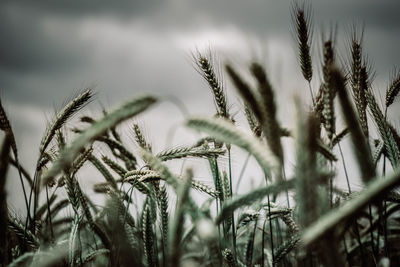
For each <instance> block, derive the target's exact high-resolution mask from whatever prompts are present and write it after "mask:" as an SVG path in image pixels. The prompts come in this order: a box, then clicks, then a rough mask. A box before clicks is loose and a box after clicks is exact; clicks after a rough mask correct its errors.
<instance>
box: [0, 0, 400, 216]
mask: <svg viewBox="0 0 400 267" xmlns="http://www.w3.org/2000/svg"><path fill="white" fill-rule="evenodd" d="M308 3H309V4H311V6H312V10H313V26H314V30H315V31H314V36H313V37H314V41H313V53H314V58H313V61H314V62H313V63H314V67H315V70H316V74H315V76H314V77H315V78H314V80H317V78H318V76H319V74H318V70H319V69H320V67H319V66H320V56H319V55H320V49H319V47H320V44H321V40H322V37H321V32H323V33H325V34H326V35H329V33H330V32H331V30H332V29H335V28H336V27H337V32H338V34H337V36H336V44H337V47H338V51H339V52H338V53H339V54H340V55H341V56H340V57H339V59H340V61H341V62H342V63H346V60H347V57H346V56H347V55H348V45H349V40H350V38H351V33H352V29H353V26H357V28H358V30H362V29H363V28H364V32H365V33H364V51H365V53H366V54H368V59H369V61H370V63H371V64H372V66H373V68H374V70H375V71H376V75H375V80H374V84H373V85H374V90H375V91H376V92H378V93H377V95H381V96H382V98H383V96H384V92H385V90H386V88H387V85H388V81H389V78H390V74H391V72H392V70H393V67H394V66H396V65H399V64H400V53H399V50H398V49H399V44H400V19H399V16H398V14H399V10H400V1H398V0H381V1H376V0H353V1H347V0H336V1H330V0H318V1H317V0H315V1H308ZM292 4H293V2H292V1H276V0H248V1H241V0H201V1H199V0H190V1H188V0H147V1H137V0H136V1H132V0H129V1H127V0H123V1H104V0H100V1H89V0H82V1H77V2H71V1H66V0H60V1H50V0H48V1H28V0H26V1H23V0H21V1H11V0H3V1H1V2H0V90H1V91H0V94H1V99H2V102H3V105H4V106H5V109H6V111H7V112H8V115H9V118H10V120H11V123H12V126H13V129H14V132H15V135H16V139H17V143H18V147H19V150H20V154H21V156H20V157H21V161H22V163H23V164H24V165H25V166H26V167H27V168H28V169H29V170H30V171H31V173H32V172H33V168H34V165H35V163H36V157H37V155H38V144H39V143H40V138H41V136H42V135H43V133H44V131H45V126H46V123H47V122H48V121H50V120H51V118H52V116H53V115H54V113H55V110H59V109H60V108H61V107H62V105H63V104H64V103H66V102H67V101H68V100H69V99H71V97H72V96H74V95H76V94H77V93H78V92H79V91H80V90H81V89H83V88H86V87H93V88H94V89H95V91H96V92H97V94H96V99H95V101H94V102H93V103H92V104H91V105H90V106H89V107H88V109H86V110H87V111H86V113H89V114H97V113H98V112H99V111H100V110H101V105H102V106H104V107H106V108H112V107H115V106H116V105H117V104H118V103H120V102H123V101H125V100H126V99H128V98H132V97H134V96H135V95H138V94H140V93H148V94H154V95H157V96H160V97H162V98H163V99H171V96H174V97H176V98H178V99H179V101H181V102H183V103H184V104H185V106H186V107H188V109H189V111H190V114H207V115H212V114H213V100H212V95H211V93H210V90H209V89H208V87H207V85H206V83H205V82H204V80H203V79H202V78H201V76H200V75H199V74H198V73H197V72H196V70H195V68H194V65H195V64H194V63H193V59H192V53H193V52H196V51H200V52H206V53H207V52H208V51H210V50H211V51H212V54H214V55H215V56H216V57H217V58H218V60H217V61H218V62H219V63H221V65H223V63H225V62H228V61H229V62H231V63H233V64H234V65H235V66H238V67H239V69H241V71H242V72H243V73H244V72H245V71H246V69H245V68H244V67H245V65H246V64H248V63H249V62H250V61H251V60H254V59H257V60H259V61H261V62H262V63H263V64H264V65H265V66H266V68H267V70H268V74H269V77H270V79H271V81H272V83H273V85H274V87H275V89H276V94H277V102H278V104H279V106H280V109H279V117H280V119H281V121H282V122H283V124H284V126H287V127H290V128H293V127H294V123H293V120H294V114H293V113H294V112H293V110H292V108H291V106H292V96H293V94H297V95H300V96H302V97H303V98H304V99H308V100H309V92H308V88H307V84H306V83H305V82H304V81H303V80H302V77H301V72H300V68H299V66H298V60H297V56H296V55H297V49H296V48H297V47H296V42H295V38H294V34H293V29H291V28H292V27H291V9H292ZM317 86H318V83H317V82H315V83H313V87H314V90H316V89H317ZM226 87H227V90H228V91H229V93H228V97H229V99H228V101H229V104H230V111H231V113H232V114H237V113H239V112H241V111H242V106H241V104H240V102H238V101H237V97H236V95H235V94H234V93H232V92H234V90H233V88H232V87H231V86H230V84H229V82H227V83H226ZM99 104H100V105H99ZM396 109H397V110H399V109H398V105H397V106H396V108H395V110H396ZM237 116H238V117H240V116H241V115H237ZM390 116H392V118H393V124H394V125H395V126H400V122H399V119H398V116H397V117H396V116H395V114H394V115H393V114H392V115H390ZM139 121H142V120H139ZM182 121H183V115H182V113H181V112H180V111H179V109H178V108H177V107H176V105H175V104H172V102H171V101H165V102H163V103H162V104H160V105H159V106H158V107H156V108H155V109H153V110H152V111H151V112H150V113H148V114H147V115H145V117H143V122H141V125H142V126H143V127H144V130H145V134H146V136H147V137H148V138H149V139H150V140H151V141H152V143H153V146H154V147H155V150H156V151H159V150H161V149H163V148H165V146H166V144H167V145H168V143H169V145H174V144H178V143H185V142H187V141H185V140H187V139H185V138H186V136H188V133H187V132H188V131H187V130H186V129H184V127H182V126H181V125H182ZM241 126H242V127H246V125H245V123H244V122H243V123H241ZM171 129H174V130H171ZM123 132H124V133H125V134H127V135H128V136H129V135H130V136H131V137H132V136H133V135H132V133H130V132H129V130H128V129H124V130H123ZM172 133H174V134H172ZM168 136H169V137H168ZM132 139H133V137H132ZM242 158H243V156H241V157H239V159H237V160H236V161H234V162H233V164H234V168H236V169H237V170H240V168H241V166H242V164H243V161H242V160H241V159H242ZM193 164H195V163H193ZM351 171H352V170H351ZM14 181H18V179H17V177H15V179H14ZM14 181H10V179H9V181H8V184H7V188H8V192H9V199H10V204H11V205H14V207H15V209H16V210H17V211H18V209H19V206H20V205H21V204H22V203H23V202H22V195H21V194H20V193H17V192H20V188H19V182H14ZM354 183H355V186H357V185H358V183H357V182H354Z"/></svg>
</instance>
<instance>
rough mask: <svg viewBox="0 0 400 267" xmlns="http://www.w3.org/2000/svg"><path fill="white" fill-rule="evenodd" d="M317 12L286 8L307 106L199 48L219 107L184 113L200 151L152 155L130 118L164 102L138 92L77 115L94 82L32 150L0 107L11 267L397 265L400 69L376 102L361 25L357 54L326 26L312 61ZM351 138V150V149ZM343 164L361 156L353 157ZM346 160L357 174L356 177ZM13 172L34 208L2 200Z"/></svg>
mask: <svg viewBox="0 0 400 267" xmlns="http://www.w3.org/2000/svg"><path fill="white" fill-rule="evenodd" d="M311 12H312V10H311V8H310V7H308V6H307V5H294V6H293V10H292V20H293V21H292V23H293V28H294V29H295V39H296V42H297V43H296V46H297V53H298V62H297V64H298V72H299V73H301V74H302V76H303V78H304V83H303V84H302V85H301V86H299V87H300V88H302V89H303V92H301V94H307V95H308V97H309V98H310V101H309V103H310V104H307V103H304V102H302V100H300V98H299V97H297V98H295V99H294V100H293V101H292V100H288V101H287V103H278V101H277V100H276V99H277V98H276V95H277V94H278V93H279V91H278V90H279V89H278V88H274V87H273V85H272V83H271V82H270V77H269V75H268V71H267V69H266V67H265V66H264V64H263V63H261V62H260V61H256V60H253V61H252V62H250V63H249V64H248V65H246V66H240V67H239V66H237V65H235V64H232V63H230V62H232V61H229V60H227V61H225V62H223V64H222V65H220V64H216V63H215V60H214V56H215V55H214V54H213V53H212V52H206V51H202V52H197V53H193V61H194V65H195V68H196V70H195V71H197V72H199V74H200V75H201V76H202V77H203V78H204V80H205V84H206V85H207V86H208V87H209V88H205V89H204V90H208V91H209V93H210V95H211V96H212V97H213V99H210V101H213V102H214V106H215V110H213V113H214V116H209V117H207V116H190V117H188V118H187V119H186V121H185V125H184V126H185V127H186V129H187V130H188V131H192V132H195V133H196V134H197V135H198V136H200V137H199V138H198V140H197V141H196V142H194V143H192V144H190V145H187V144H182V145H181V146H174V147H166V148H165V149H164V150H160V151H155V149H153V147H152V145H151V142H150V141H149V140H148V137H147V136H146V134H144V132H143V128H142V127H141V124H140V122H138V121H137V120H136V117H137V116H138V115H139V114H142V113H145V112H147V111H148V110H150V109H153V108H158V107H157V104H158V103H160V102H162V101H164V99H160V98H156V97H154V96H151V95H142V96H136V97H133V98H131V99H130V100H129V101H127V102H125V103H123V104H121V105H120V106H119V107H117V108H115V109H110V110H107V111H104V114H103V115H102V116H99V117H93V116H88V115H85V113H84V111H83V109H84V108H85V106H86V105H87V104H88V103H90V102H91V101H92V99H93V95H94V92H93V90H92V89H90V88H89V89H85V90H82V91H81V92H80V93H79V94H78V95H77V96H76V97H75V98H73V99H72V100H71V101H70V102H68V103H67V104H66V105H65V106H64V107H63V108H62V109H60V110H59V111H58V113H57V114H56V115H55V116H54V118H53V119H52V120H51V121H50V123H49V124H48V126H47V128H46V129H45V131H44V135H43V137H42V140H41V142H40V145H39V147H38V148H26V147H24V148H18V147H17V142H16V138H15V136H14V132H13V129H12V127H11V123H10V121H9V119H8V116H7V113H6V110H5V109H4V107H3V105H2V104H1V102H0V129H1V130H2V132H3V134H2V136H1V137H2V144H1V149H0V157H1V161H0V181H1V183H0V228H1V229H0V242H1V248H0V263H1V265H2V266H231V267H232V266H398V265H400V213H399V209H400V195H399V193H398V192H397V191H396V188H397V186H399V185H400V169H399V163H400V136H399V130H398V129H396V128H395V127H394V126H393V125H394V122H393V121H390V120H389V119H388V117H389V116H388V114H390V113H391V112H392V109H391V108H392V107H393V106H394V105H395V102H396V101H397V96H398V94H399V91H400V72H394V73H393V75H392V80H390V81H388V86H387V88H386V89H385V96H384V100H383V101H381V100H380V99H379V98H378V97H377V96H376V95H377V94H376V91H377V90H378V89H377V88H374V86H373V82H372V81H373V77H374V70H373V67H372V65H371V64H370V61H369V60H368V56H373V55H368V56H367V55H366V54H365V53H364V51H363V42H362V41H363V32H362V29H358V28H357V27H354V29H353V32H352V36H351V38H350V40H349V41H348V46H347V51H342V50H339V49H338V48H337V47H336V43H337V42H336V40H335V32H334V30H331V32H330V33H329V34H325V35H324V38H323V41H322V42H320V44H318V47H317V49H318V50H319V51H320V54H321V57H320V58H318V57H315V56H314V53H312V47H316V46H317V45H315V44H314V43H315V40H314V39H313V30H314V29H313V27H312V21H311V19H312V14H311ZM347 55H349V56H347ZM343 59H346V60H343ZM316 66H318V68H319V69H321V75H319V74H318V68H316ZM239 70H240V71H239ZM221 73H223V74H224V75H221ZM288 75H290V74H288ZM223 76H226V79H227V80H228V81H229V83H226V82H225V81H224V78H223ZM228 85H229V86H228ZM315 85H318V86H315ZM227 90H232V91H234V92H235V93H236V95H237V96H238V101H239V103H237V104H238V105H240V106H241V107H243V108H242V110H241V111H242V115H243V116H244V117H245V118H246V120H247V125H246V129H244V127H238V125H237V122H236V119H235V117H236V116H237V114H232V112H231V110H230V108H229V107H230V106H231V105H232V102H233V101H232V100H231V99H228V98H227ZM381 91H382V90H381ZM381 102H383V106H381V105H380V104H379V103H381ZM284 104H285V105H287V104H290V105H293V106H294V108H295V110H296V115H297V119H296V121H295V123H294V124H293V125H282V123H281V122H280V121H279V119H278V116H277V112H278V110H279V109H281V108H285V107H284ZM74 117H75V118H79V123H78V124H77V125H74V124H73V123H71V121H72V118H74ZM391 117H393V116H391ZM132 119H134V120H132ZM122 123H125V124H128V125H129V132H130V133H131V134H132V135H133V136H134V141H135V145H134V146H132V145H131V144H128V143H127V142H126V137H125V136H123V133H126V131H121V128H120V125H121V124H122ZM162 134H163V133H153V134H152V133H150V135H153V136H155V138H163V137H161V136H159V135H162ZM177 138H178V137H177ZM285 140H291V143H290V144H293V147H290V148H288V146H287V142H286V141H285ZM344 141H347V142H344ZM344 146H350V148H349V149H347V150H345V151H350V153H351V155H347V154H346V153H343V151H344V149H343V150H342V147H343V148H344ZM20 149H32V150H33V149H34V150H35V151H37V153H38V157H37V161H36V164H35V166H36V167H35V169H34V170H33V171H32V172H31V171H30V170H27V169H26V168H25V167H24V162H21V161H20V160H19V157H18V155H19V153H20ZM233 149H237V150H240V151H242V152H243V153H245V154H246V155H248V156H247V160H246V161H244V162H241V164H242V169H243V170H244V169H245V168H246V166H247V164H248V162H249V161H248V160H250V159H251V160H254V161H255V162H256V163H257V165H258V167H259V170H260V171H259V174H258V176H257V183H258V184H259V186H256V187H255V188H254V187H253V188H251V189H249V190H248V191H247V192H245V193H243V192H242V191H241V192H240V193H239V192H238V186H239V184H240V183H242V184H244V183H249V182H250V178H251V177H249V176H248V174H247V173H246V172H244V171H243V172H241V173H240V175H237V174H236V173H235V174H233V169H232V161H234V160H235V159H234V153H232V150H233ZM287 153H293V155H291V157H292V158H293V159H294V162H292V161H288V160H287V159H288V156H287ZM349 157H353V158H354V159H355V164H354V165H353V164H350V165H349V164H347V165H346V164H345V163H346V161H347V160H348V158H349ZM188 158H191V159H192V160H195V161H202V162H205V166H206V167H207V173H209V174H210V177H208V178H209V179H208V180H209V181H210V183H208V182H205V181H204V180H203V179H196V177H197V176H196V172H195V171H194V170H193V169H192V168H190V167H182V171H181V172H180V173H178V172H176V168H171V165H170V164H169V163H170V162H181V163H182V162H184V161H185V160H186V159H188ZM181 166H184V165H183V164H182V165H181ZM338 168H341V170H340V172H341V173H344V174H345V176H344V178H345V183H344V184H343V186H338V183H337V181H336V180H337V179H338V173H339V170H338ZM347 168H356V169H357V171H358V174H359V176H357V177H353V176H350V175H348V173H349V172H348V170H347ZM10 169H15V170H17V173H18V175H17V176H18V177H17V179H19V183H20V185H21V187H20V188H21V190H20V192H18V194H20V197H21V198H23V199H24V203H25V210H26V216H22V215H20V214H15V213H14V212H12V211H11V209H10V208H9V205H8V203H7V192H6V190H5V183H6V180H7V179H12V178H13V177H11V176H9V175H7V173H8V171H9V170H10ZM88 170H89V171H88ZM352 173H353V172H352ZM85 175H93V176H96V178H98V179H97V181H98V182H97V183H96V184H94V185H93V188H92V191H94V192H95V194H96V196H94V195H93V194H89V193H88V192H89V190H87V188H85V187H83V186H82V179H85V177H84V176H85ZM78 177H79V179H78ZM237 177H239V178H238V179H237V180H236V178H237ZM233 179H235V181H233ZM354 180H360V181H361V182H362V184H363V187H362V189H361V190H359V189H356V188H352V182H351V181H354ZM234 185H237V187H236V186H234ZM60 192H64V194H62V193H60ZM199 195H201V198H200V199H201V201H199V197H198V196H199ZM63 196H65V197H63ZM98 196H101V199H103V201H102V202H100V203H97V202H96V201H95V200H94V199H95V198H96V199H98ZM66 210H67V212H65V211H66Z"/></svg>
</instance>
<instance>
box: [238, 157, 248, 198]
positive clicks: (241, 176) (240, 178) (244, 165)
mask: <svg viewBox="0 0 400 267" xmlns="http://www.w3.org/2000/svg"><path fill="white" fill-rule="evenodd" d="M249 160H250V153H249V154H247V158H246V160H245V161H244V163H243V167H242V169H241V171H240V175H239V179H238V182H237V184H236V190H235V192H236V193H237V192H238V191H239V185H240V182H241V181H242V178H243V174H244V171H245V170H246V167H247V164H248V163H249Z"/></svg>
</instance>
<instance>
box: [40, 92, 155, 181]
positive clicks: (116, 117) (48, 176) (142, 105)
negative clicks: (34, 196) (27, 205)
mask: <svg viewBox="0 0 400 267" xmlns="http://www.w3.org/2000/svg"><path fill="white" fill-rule="evenodd" d="M155 102H156V99H155V98H153V97H149V96H145V97H138V98H135V99H133V100H131V101H129V102H128V103H126V104H125V105H122V106H121V107H120V108H118V109H117V110H115V111H114V112H112V113H110V114H108V115H106V116H105V117H104V118H103V119H101V120H99V121H97V122H96V123H94V124H92V126H91V127H89V128H88V129H86V130H85V131H84V132H83V133H81V134H80V135H79V136H78V137H77V138H76V139H75V140H74V141H73V142H72V143H71V144H70V145H69V146H67V147H66V148H65V149H64V150H63V151H62V153H61V155H60V158H59V159H58V160H57V161H56V162H54V164H53V165H52V166H51V168H50V169H49V170H48V171H47V172H46V173H45V174H44V176H43V178H42V181H43V184H48V183H49V182H50V181H52V180H53V179H54V177H55V176H56V175H57V174H59V172H60V171H61V170H63V169H64V168H66V167H68V166H70V164H71V162H72V161H73V160H74V159H75V157H76V156H77V154H78V153H79V151H80V150H81V149H82V148H83V147H85V146H86V145H87V144H88V143H90V142H91V141H93V140H95V139H96V138H97V137H98V136H101V135H103V134H104V133H105V132H106V131H107V130H108V129H110V128H111V127H113V126H115V125H117V124H118V123H120V122H122V121H124V120H126V119H128V118H130V117H132V116H135V115H137V114H138V113H140V112H142V111H144V110H146V109H147V108H148V107H150V106H151V105H152V104H154V103H155Z"/></svg>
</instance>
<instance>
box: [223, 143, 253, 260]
mask: <svg viewBox="0 0 400 267" xmlns="http://www.w3.org/2000/svg"><path fill="white" fill-rule="evenodd" d="M249 155H250V154H249ZM228 162H229V183H230V186H229V189H230V195H231V198H232V197H233V193H232V160H231V147H230V146H229V148H228ZM231 218H232V223H231V225H232V246H233V256H234V257H235V261H236V233H235V217H234V212H233V211H232V214H231Z"/></svg>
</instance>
